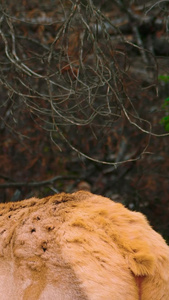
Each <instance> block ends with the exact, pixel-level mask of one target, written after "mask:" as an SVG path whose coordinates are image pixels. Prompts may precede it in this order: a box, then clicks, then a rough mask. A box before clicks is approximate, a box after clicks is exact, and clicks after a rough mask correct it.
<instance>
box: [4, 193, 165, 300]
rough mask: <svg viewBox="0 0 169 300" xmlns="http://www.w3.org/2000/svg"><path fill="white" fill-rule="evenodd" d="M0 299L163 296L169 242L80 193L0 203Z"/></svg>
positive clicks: (130, 215)
mask: <svg viewBox="0 0 169 300" xmlns="http://www.w3.org/2000/svg"><path fill="white" fill-rule="evenodd" d="M0 299H1V300H151V299H152V300H168V299H169V247H168V245H167V243H166V242H165V240H164V239H163V238H162V236H161V235H160V234H159V233H157V232H156V231H154V230H153V229H152V227H151V226H150V225H149V223H148V221H147V219H146V217H145V216H144V215H143V214H142V213H140V212H135V211H130V210H129V209H127V208H126V207H125V206H124V205H123V204H121V203H117V202H114V201H113V200H110V199H108V198H106V197H103V196H100V195H94V194H92V193H90V192H87V191H78V192H74V193H72V194H66V193H60V194H55V195H53V196H48V197H45V198H42V199H38V198H34V197H33V198H30V199H27V200H22V201H18V202H9V203H1V204H0Z"/></svg>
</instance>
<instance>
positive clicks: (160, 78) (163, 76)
mask: <svg viewBox="0 0 169 300" xmlns="http://www.w3.org/2000/svg"><path fill="white" fill-rule="evenodd" d="M158 79H159V80H161V81H164V82H168V81H169V76H168V75H159V76H158Z"/></svg>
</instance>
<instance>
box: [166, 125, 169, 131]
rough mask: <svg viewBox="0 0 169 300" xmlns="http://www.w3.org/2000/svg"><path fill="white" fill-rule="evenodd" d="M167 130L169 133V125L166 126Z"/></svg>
mask: <svg viewBox="0 0 169 300" xmlns="http://www.w3.org/2000/svg"><path fill="white" fill-rule="evenodd" d="M165 130H166V131H167V132H169V123H168V124H167V125H166V126H165Z"/></svg>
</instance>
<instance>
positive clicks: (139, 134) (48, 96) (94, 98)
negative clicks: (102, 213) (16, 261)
mask: <svg viewBox="0 0 169 300" xmlns="http://www.w3.org/2000/svg"><path fill="white" fill-rule="evenodd" d="M168 32H169V1H157V0H156V1H137V0H136V1H134V0H133V1H129V0H128V1H127V0H114V1H112V0H82V1H76V0H41V1H38V0H29V1H27V0H18V1H9V0H1V5H0V191H1V192H0V202H8V201H18V200H21V199H26V198H29V197H32V196H37V197H44V196H46V195H50V194H53V193H58V192H62V191H65V192H73V191H76V190H79V189H86V190H89V191H91V192H93V193H97V194H102V195H104V196H107V197H110V198H111V199H113V200H115V201H120V202H122V203H123V204H125V205H126V206H127V207H128V208H130V209H133V210H139V211H141V212H143V213H145V214H146V215H147V217H148V218H149V220H150V223H151V225H152V226H153V227H154V228H155V229H156V230H157V231H159V232H160V233H162V234H163V236H164V237H165V238H166V239H167V240H169V136H168V134H169V35H168Z"/></svg>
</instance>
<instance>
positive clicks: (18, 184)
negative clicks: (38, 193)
mask: <svg viewBox="0 0 169 300" xmlns="http://www.w3.org/2000/svg"><path fill="white" fill-rule="evenodd" d="M71 179H74V180H77V179H78V180H82V179H83V180H84V177H77V176H60V175H58V176H55V177H52V178H50V179H47V180H42V181H38V182H37V181H32V182H7V183H1V184H0V188H13V187H30V186H31V187H39V186H44V185H48V184H52V183H54V182H56V181H59V180H71Z"/></svg>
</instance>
